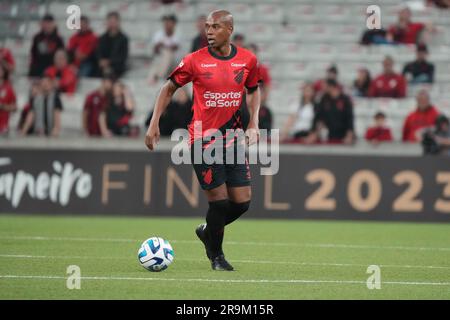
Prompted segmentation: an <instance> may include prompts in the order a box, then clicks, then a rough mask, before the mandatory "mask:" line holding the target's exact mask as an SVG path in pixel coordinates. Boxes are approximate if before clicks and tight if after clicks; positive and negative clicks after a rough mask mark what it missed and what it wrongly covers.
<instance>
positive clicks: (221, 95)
mask: <svg viewBox="0 0 450 320" xmlns="http://www.w3.org/2000/svg"><path fill="white" fill-rule="evenodd" d="M203 98H204V99H205V105H206V106H207V107H211V108H224V107H225V108H233V107H239V106H240V105H241V98H242V92H233V91H230V92H211V91H206V92H205V93H204V94H203Z"/></svg>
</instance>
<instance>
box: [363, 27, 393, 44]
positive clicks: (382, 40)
mask: <svg viewBox="0 0 450 320" xmlns="http://www.w3.org/2000/svg"><path fill="white" fill-rule="evenodd" d="M386 34H387V32H386V30H384V29H383V28H381V29H368V30H365V31H364V33H363V35H362V37H361V41H360V43H361V44H362V45H365V46H368V45H371V44H390V43H389V41H388V40H387V39H386Z"/></svg>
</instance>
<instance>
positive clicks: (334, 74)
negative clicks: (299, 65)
mask: <svg viewBox="0 0 450 320" xmlns="http://www.w3.org/2000/svg"><path fill="white" fill-rule="evenodd" d="M328 80H335V81H336V82H337V83H338V86H339V88H340V89H341V90H342V86H341V85H340V84H339V82H338V69H337V67H336V66H335V65H331V66H330V67H328V68H327V70H326V75H325V78H323V79H318V80H316V82H314V84H313V88H314V95H315V97H316V99H320V98H321V97H322V95H323V94H324V93H325V92H326V91H327V81H328Z"/></svg>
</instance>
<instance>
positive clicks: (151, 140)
mask: <svg viewBox="0 0 450 320" xmlns="http://www.w3.org/2000/svg"><path fill="white" fill-rule="evenodd" d="M159 136H160V133H159V126H158V125H153V124H152V123H150V126H149V127H148V130H147V133H146V134H145V145H146V146H147V148H149V149H150V150H154V149H155V147H156V145H157V144H158V142H159Z"/></svg>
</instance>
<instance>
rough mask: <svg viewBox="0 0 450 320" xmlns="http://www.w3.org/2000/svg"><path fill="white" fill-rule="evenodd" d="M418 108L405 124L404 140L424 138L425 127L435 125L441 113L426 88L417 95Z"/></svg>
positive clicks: (411, 140) (410, 140)
mask: <svg viewBox="0 0 450 320" xmlns="http://www.w3.org/2000/svg"><path fill="white" fill-rule="evenodd" d="M416 101H417V109H416V110H415V111H413V112H411V113H410V114H409V115H408V116H407V118H406V119H405V123H404V125H403V136H402V140H403V141H404V142H418V141H421V140H422V138H421V137H422V133H423V130H424V129H427V128H430V127H433V126H434V124H435V122H436V118H437V117H438V115H439V112H438V110H437V109H436V108H435V107H434V106H433V105H432V104H431V102H430V96H429V94H428V92H427V91H426V90H425V89H422V90H420V91H419V92H418V93H417V97H416Z"/></svg>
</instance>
